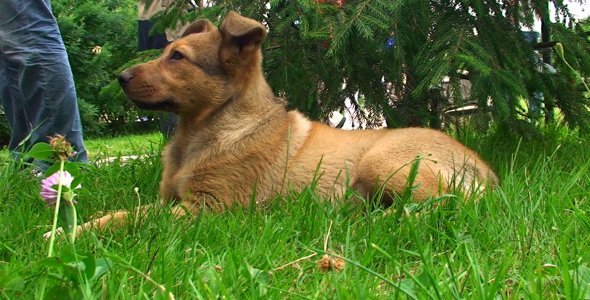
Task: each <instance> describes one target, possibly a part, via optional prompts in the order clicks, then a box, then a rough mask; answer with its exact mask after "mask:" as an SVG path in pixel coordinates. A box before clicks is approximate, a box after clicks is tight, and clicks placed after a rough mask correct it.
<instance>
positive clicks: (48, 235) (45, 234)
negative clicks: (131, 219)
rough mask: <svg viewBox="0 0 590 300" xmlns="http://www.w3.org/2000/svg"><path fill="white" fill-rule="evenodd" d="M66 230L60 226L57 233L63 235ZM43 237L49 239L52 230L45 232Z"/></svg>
mask: <svg viewBox="0 0 590 300" xmlns="http://www.w3.org/2000/svg"><path fill="white" fill-rule="evenodd" d="M63 232H64V229H63V228H61V227H59V228H58V229H57V230H55V235H61V234H62V233H63ZM43 238H44V239H46V240H48V239H49V238H51V231H48V232H46V233H44V234H43Z"/></svg>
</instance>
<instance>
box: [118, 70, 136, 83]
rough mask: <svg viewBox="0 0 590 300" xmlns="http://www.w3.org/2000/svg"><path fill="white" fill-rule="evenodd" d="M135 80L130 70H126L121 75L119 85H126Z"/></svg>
mask: <svg viewBox="0 0 590 300" xmlns="http://www.w3.org/2000/svg"><path fill="white" fill-rule="evenodd" d="M131 79H133V74H132V73H131V72H129V70H125V71H123V72H121V74H119V84H120V85H125V84H127V83H128V82H129V81H131Z"/></svg>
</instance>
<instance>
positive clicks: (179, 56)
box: [170, 50, 184, 60]
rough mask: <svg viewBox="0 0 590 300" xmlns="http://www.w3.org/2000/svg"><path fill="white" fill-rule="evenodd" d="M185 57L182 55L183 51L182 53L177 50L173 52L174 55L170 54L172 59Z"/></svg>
mask: <svg viewBox="0 0 590 300" xmlns="http://www.w3.org/2000/svg"><path fill="white" fill-rule="evenodd" d="M183 58H184V55H182V53H180V52H178V51H176V50H175V51H173V52H172V55H170V59H171V60H181V59H183Z"/></svg>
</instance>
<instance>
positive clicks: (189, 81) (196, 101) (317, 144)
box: [86, 12, 497, 227]
mask: <svg viewBox="0 0 590 300" xmlns="http://www.w3.org/2000/svg"><path fill="white" fill-rule="evenodd" d="M265 36H266V30H265V28H264V27H263V26H262V24H260V23H259V22H257V21H255V20H252V19H248V18H245V17H242V16H240V15H238V14H237V13H235V12H231V13H229V15H227V17H226V18H225V20H224V22H223V24H222V25H221V27H220V28H219V29H218V28H216V27H215V26H214V25H213V24H212V23H211V22H209V21H207V20H199V21H196V22H194V23H193V24H191V25H190V26H189V27H188V28H187V30H186V32H184V34H183V37H182V38H181V39H180V40H178V41H176V42H174V43H172V44H171V45H169V46H168V47H167V48H166V49H165V51H164V53H163V54H162V56H161V57H160V58H158V59H156V60H154V61H151V62H148V63H145V64H141V65H138V66H135V67H133V68H130V69H127V70H125V71H124V72H123V73H122V74H121V75H120V77H119V81H120V83H121V86H122V87H123V89H124V91H125V93H126V94H127V96H128V97H129V98H130V99H131V100H133V102H135V103H136V104H137V105H138V106H139V107H142V108H147V109H154V110H163V111H172V112H175V113H177V114H178V115H179V120H180V121H179V124H178V128H177V131H176V133H175V135H174V137H173V138H172V140H171V141H170V143H169V144H168V146H167V147H166V149H165V151H164V154H163V160H164V173H163V176H162V181H161V183H160V193H161V196H162V199H163V200H164V201H170V200H173V201H176V202H178V203H180V204H181V206H182V207H184V208H185V209H188V210H189V211H193V212H195V211H197V210H198V209H200V208H203V207H208V208H212V209H214V210H221V209H224V208H226V207H229V206H232V205H234V204H238V205H244V204H247V203H249V202H250V201H251V199H252V195H253V193H254V195H255V199H256V201H258V202H263V201H265V200H267V199H269V198H270V197H272V196H273V195H276V194H277V193H282V192H285V191H287V190H290V189H300V188H302V187H304V186H306V185H309V184H310V183H311V182H312V181H313V180H314V179H317V188H316V192H317V193H318V194H320V195H322V196H324V197H325V198H328V199H335V198H339V197H341V196H342V195H343V193H344V191H345V189H346V187H347V185H349V186H352V187H353V188H355V189H357V190H358V191H359V192H360V193H361V195H364V196H370V195H371V194H372V193H374V192H375V191H376V189H377V188H380V187H384V188H385V195H386V197H388V198H389V199H385V201H391V200H392V199H391V197H390V196H391V195H394V194H399V193H401V192H403V191H404V189H405V188H406V184H407V178H408V175H409V172H410V169H411V165H412V162H413V161H414V160H415V159H416V157H417V156H422V157H423V159H422V160H421V162H420V164H419V172H418V175H417V177H416V180H415V182H414V184H415V185H416V186H417V189H415V190H414V191H413V196H414V198H415V199H418V200H423V199H426V198H428V197H431V196H436V195H440V194H442V193H446V192H447V191H449V190H454V189H458V190H459V191H461V192H463V193H465V194H470V193H475V192H479V191H481V190H482V189H483V188H484V187H485V186H487V185H488V184H492V185H493V184H496V183H497V178H496V175H494V173H493V172H492V171H491V170H490V168H489V167H488V166H487V165H486V163H485V162H483V161H482V160H481V159H480V158H479V157H478V156H477V155H476V154H475V153H474V152H473V151H471V150H469V149H467V148H466V147H465V146H463V145H461V144H460V143H459V142H457V141H456V140H454V139H453V138H451V137H449V136H447V135H445V134H443V133H441V132H439V131H435V130H430V129H419V128H410V129H393V130H358V131H344V130H338V129H334V128H331V127H328V126H326V125H324V124H321V123H318V122H312V121H310V120H308V119H306V118H305V117H304V116H302V115H301V114H300V113H299V112H296V111H287V110H286V109H285V107H284V104H283V103H282V101H280V100H277V99H276V98H275V96H274V94H273V91H272V90H271V88H270V87H269V85H268V84H267V82H266V80H265V78H264V75H263V72H262V69H261V60H262V56H261V51H260V44H261V43H262V42H263V40H264V38H265ZM178 208H179V207H178V206H177V207H176V208H175V210H176V211H175V213H177V214H183V211H184V210H180V209H178ZM126 214H127V213H126V212H118V213H115V214H111V215H108V216H106V217H103V218H101V219H98V220H96V221H94V222H91V223H88V224H86V226H94V225H98V226H99V227H102V225H104V224H105V223H106V222H107V221H109V220H110V219H111V218H113V217H114V218H116V219H119V220H121V219H124V217H125V216H126Z"/></svg>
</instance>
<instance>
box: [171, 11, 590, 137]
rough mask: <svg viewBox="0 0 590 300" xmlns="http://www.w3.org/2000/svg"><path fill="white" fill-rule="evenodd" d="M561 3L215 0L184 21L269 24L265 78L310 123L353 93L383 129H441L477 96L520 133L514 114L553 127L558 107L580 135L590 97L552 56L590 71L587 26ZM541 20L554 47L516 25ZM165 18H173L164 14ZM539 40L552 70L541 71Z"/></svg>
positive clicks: (505, 124) (367, 117)
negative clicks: (535, 103) (532, 107)
mask: <svg viewBox="0 0 590 300" xmlns="http://www.w3.org/2000/svg"><path fill="white" fill-rule="evenodd" d="M210 2H211V1H209V3H210ZM564 2H565V3H564ZM577 2H583V1H577ZM187 3H188V2H187V1H177V2H176V6H175V7H174V8H172V9H171V10H170V16H175V15H177V14H178V11H179V10H183V9H186V7H187V6H189V5H188V4H187ZM550 4H551V5H552V6H555V7H556V12H555V15H554V16H552V17H553V18H554V19H555V20H557V21H556V22H550V16H549V14H550V11H549V5H550ZM566 4H567V1H547V0H536V1H528V0H527V1H481V0H468V1H466V0H462V1H451V0H446V1H444V0H437V1H429V0H414V1H407V0H398V1H387V0H357V1H355V0H352V1H330V0H328V1H320V0H315V1H310V0H307V1H305V0H300V1H284V0H274V1H213V4H212V5H211V6H210V7H205V6H206V5H203V7H201V8H197V9H196V10H194V11H193V12H192V13H191V14H192V15H194V17H193V16H190V17H189V19H190V18H197V17H205V18H209V19H212V20H222V19H223V16H224V15H225V14H226V13H227V12H228V11H229V10H238V11H240V12H242V13H243V14H244V15H247V16H251V17H253V18H255V19H258V20H261V21H262V22H263V23H264V24H266V25H267V26H268V27H269V31H270V35H269V38H268V40H267V41H266V43H265V45H264V54H265V64H264V66H265V70H266V72H267V75H268V78H269V81H270V83H271V85H272V86H273V88H274V89H275V91H276V92H277V93H278V94H279V95H282V96H285V97H286V98H287V99H288V100H289V102H290V104H291V105H292V106H293V107H295V108H298V109H300V110H302V111H305V112H306V113H307V114H308V115H309V116H311V117H312V118H314V119H320V120H321V119H325V118H326V117H327V116H328V115H329V113H330V112H331V111H333V110H343V109H344V108H345V105H344V104H345V101H346V99H348V100H351V101H352V106H353V107H354V108H356V109H357V111H356V112H357V113H358V114H359V116H360V119H362V120H363V121H365V122H368V124H369V125H371V124H380V119H381V116H384V117H385V119H386V121H387V125H388V126H389V127H399V126H431V127H439V126H440V125H441V121H440V116H441V114H442V112H443V111H444V110H445V109H446V108H448V107H450V106H460V105H463V104H465V103H469V102H475V103H477V104H478V105H479V107H480V108H481V109H482V110H483V111H484V112H489V113H490V114H491V115H492V116H493V120H495V121H496V124H498V125H499V126H500V127H506V128H514V127H515V126H516V127H517V128H518V127H520V125H519V123H520V122H519V120H523V119H528V120H529V121H530V119H539V118H540V117H542V116H545V121H547V122H554V121H555V120H554V117H553V116H554V114H555V110H554V108H558V109H559V114H558V115H559V116H563V117H564V119H565V121H566V122H567V123H568V124H569V125H571V126H574V127H579V128H582V129H584V130H587V129H589V128H590V127H589V125H590V123H588V120H589V119H588V116H589V115H588V112H589V111H588V104H589V101H590V100H589V98H588V94H584V92H585V90H584V89H583V87H582V85H581V81H580V80H579V79H577V77H576V76H575V73H574V72H573V71H572V70H570V69H569V68H567V67H565V66H564V64H563V62H562V61H561V60H559V59H558V58H557V57H556V56H555V55H551V54H552V53H551V52H553V50H552V46H553V45H554V44H555V42H560V43H562V44H563V45H564V47H565V49H566V51H565V52H566V53H565V56H566V59H567V60H568V61H570V62H572V63H571V65H572V66H573V67H574V69H575V70H576V72H578V73H579V74H581V75H582V76H588V74H589V73H590V43H589V40H588V38H587V35H588V33H587V31H584V30H583V29H582V27H581V26H579V24H578V23H577V21H576V20H574V19H573V18H572V16H571V15H570V13H569V12H568V10H567V5H566ZM538 18H541V19H543V20H545V21H546V22H545V24H546V25H548V27H549V33H550V34H551V35H550V37H551V40H550V41H549V43H545V44H538V43H532V44H531V43H529V42H527V41H526V40H525V37H524V36H523V34H522V32H521V31H522V28H523V26H532V25H533V23H534V20H535V19H538ZM166 21H170V20H166V19H163V20H162V22H166ZM541 46H545V48H542V49H545V51H544V52H546V53H548V54H549V55H548V60H547V61H546V62H547V63H549V64H551V65H553V66H554V67H555V68H556V69H557V73H555V74H548V73H547V72H540V68H541V67H540V65H541V64H540V63H541V62H540V59H541V55H542V54H543V53H544V52H541V53H539V51H538V50H539V49H540V48H539V47H541ZM466 80H469V81H470V83H471V93H470V95H466V93H461V92H460V90H461V84H462V83H465V81H466ZM443 82H445V83H444V84H443ZM343 86H344V88H343ZM535 92H536V93H539V92H540V93H542V95H543V99H542V100H541V101H542V102H543V104H544V107H545V111H544V112H542V113H538V112H532V111H528V109H527V106H526V105H525V104H526V103H527V102H528V100H529V99H530V98H531V95H533V94H534V93H535ZM357 93H358V94H357ZM357 95H358V97H356V96H357ZM361 107H362V108H364V110H362V111H361V110H359V108H361Z"/></svg>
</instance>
